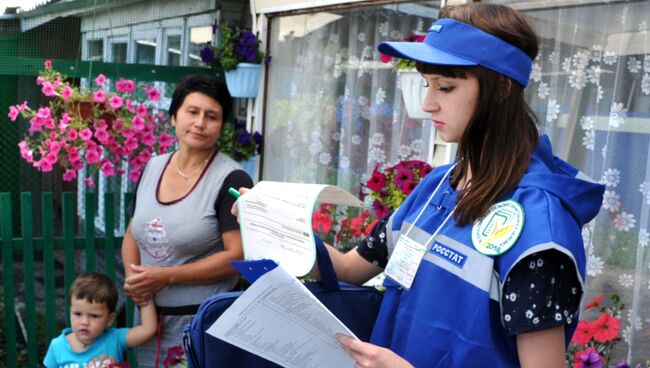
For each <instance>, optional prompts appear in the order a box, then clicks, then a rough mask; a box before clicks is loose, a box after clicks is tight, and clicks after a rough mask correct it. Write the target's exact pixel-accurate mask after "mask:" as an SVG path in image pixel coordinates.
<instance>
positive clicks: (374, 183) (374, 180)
mask: <svg viewBox="0 0 650 368" xmlns="http://www.w3.org/2000/svg"><path fill="white" fill-rule="evenodd" d="M366 186H367V187H368V188H369V189H370V190H374V191H375V192H381V191H382V190H383V189H384V187H385V186H386V175H384V174H382V173H380V172H379V171H376V170H375V171H374V172H373V173H372V176H371V177H370V179H368V182H367V183H366Z"/></svg>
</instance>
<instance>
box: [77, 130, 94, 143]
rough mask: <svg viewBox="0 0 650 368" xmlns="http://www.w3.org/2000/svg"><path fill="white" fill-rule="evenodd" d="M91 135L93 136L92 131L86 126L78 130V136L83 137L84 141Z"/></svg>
mask: <svg viewBox="0 0 650 368" xmlns="http://www.w3.org/2000/svg"><path fill="white" fill-rule="evenodd" d="M92 136H93V131H92V130H90V129H88V128H84V129H82V130H81V131H80V132H79V137H81V139H83V140H84V141H86V142H87V141H89V140H90V138H92Z"/></svg>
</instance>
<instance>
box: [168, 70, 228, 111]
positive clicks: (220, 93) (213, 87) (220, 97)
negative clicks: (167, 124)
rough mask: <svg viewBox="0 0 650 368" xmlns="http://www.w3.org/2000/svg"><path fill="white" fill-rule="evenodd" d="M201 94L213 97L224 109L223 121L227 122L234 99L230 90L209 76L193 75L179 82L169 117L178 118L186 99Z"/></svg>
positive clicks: (170, 106)
mask: <svg viewBox="0 0 650 368" xmlns="http://www.w3.org/2000/svg"><path fill="white" fill-rule="evenodd" d="M194 92H201V93H203V94H204V95H207V96H209V97H212V98H213V99H214V100H215V101H217V102H218V103H219V104H220V105H221V108H222V109H223V120H224V121H226V119H228V116H229V115H230V111H231V110H232V97H231V96H230V92H228V88H227V87H226V85H225V84H224V83H222V82H221V81H219V80H218V79H216V78H214V77H211V76H209V75H207V74H192V75H189V76H187V77H185V78H183V79H181V80H180V82H178V85H177V86H176V89H175V90H174V95H173V96H172V103H171V104H170V105H169V115H170V116H173V117H176V113H177V112H178V109H179V108H180V107H181V105H183V101H185V97H187V95H189V94H190V93H194Z"/></svg>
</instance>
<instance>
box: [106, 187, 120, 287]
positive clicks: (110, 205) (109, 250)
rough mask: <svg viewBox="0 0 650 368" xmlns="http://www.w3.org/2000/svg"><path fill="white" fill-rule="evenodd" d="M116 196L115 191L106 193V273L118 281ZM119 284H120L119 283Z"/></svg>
mask: <svg viewBox="0 0 650 368" xmlns="http://www.w3.org/2000/svg"><path fill="white" fill-rule="evenodd" d="M114 206H115V197H114V196H113V193H105V194H104V249H106V252H105V254H106V257H105V258H106V267H105V270H106V274H107V275H110V276H111V277H112V278H113V281H116V278H115V276H116V274H115V257H110V255H111V254H115V208H114ZM118 286H119V285H118Z"/></svg>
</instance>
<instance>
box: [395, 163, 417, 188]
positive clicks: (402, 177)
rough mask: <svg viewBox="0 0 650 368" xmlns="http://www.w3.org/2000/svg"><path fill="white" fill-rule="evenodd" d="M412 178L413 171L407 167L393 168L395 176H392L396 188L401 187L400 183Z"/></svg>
mask: <svg viewBox="0 0 650 368" xmlns="http://www.w3.org/2000/svg"><path fill="white" fill-rule="evenodd" d="M411 180H413V172H411V170H409V169H407V168H403V167H400V168H398V169H397V170H395V176H394V177H393V183H394V184H395V185H397V187H398V188H400V189H402V191H404V189H403V188H402V183H404V182H407V181H411Z"/></svg>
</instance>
